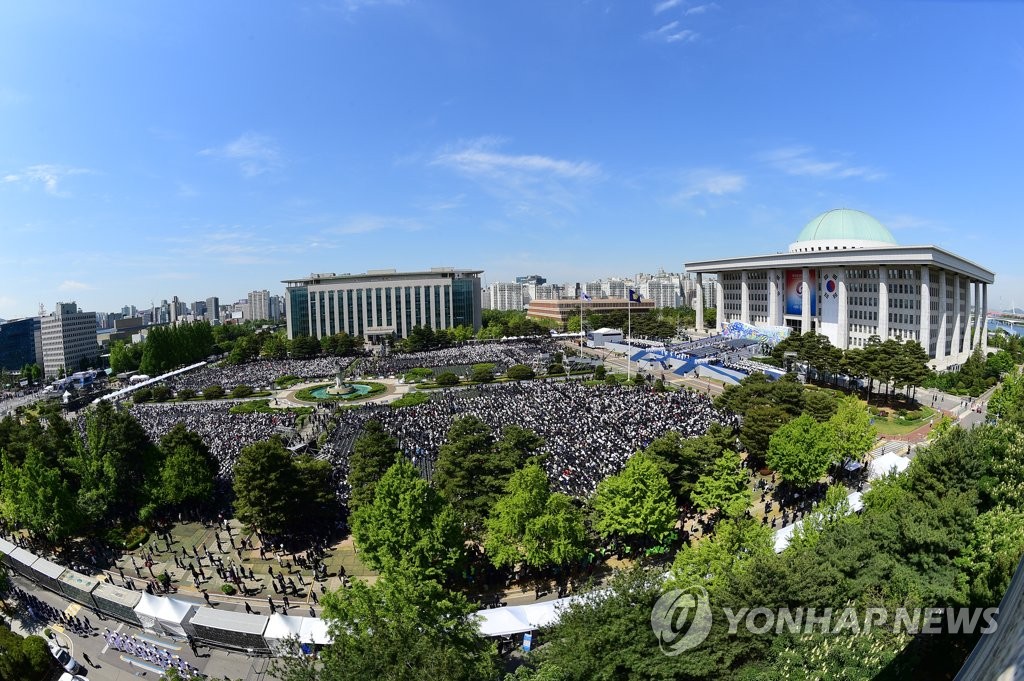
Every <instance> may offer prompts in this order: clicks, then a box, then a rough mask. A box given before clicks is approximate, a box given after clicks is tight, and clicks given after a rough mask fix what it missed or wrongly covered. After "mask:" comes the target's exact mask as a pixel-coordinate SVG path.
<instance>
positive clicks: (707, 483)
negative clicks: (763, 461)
mask: <svg viewBox="0 0 1024 681" xmlns="http://www.w3.org/2000/svg"><path fill="white" fill-rule="evenodd" d="M693 503H694V504H695V505H696V506H697V508H699V509H701V510H702V511H705V512H707V511H718V512H719V513H721V514H722V515H723V516H726V517H730V518H732V517H735V516H738V515H740V514H742V513H743V512H744V511H746V510H747V507H748V506H750V485H749V476H748V475H747V472H746V470H745V469H743V467H742V459H741V458H740V455H739V454H737V453H736V452H733V451H731V450H726V451H724V452H722V455H721V456H720V457H718V458H717V459H715V461H714V463H713V464H712V465H711V470H709V471H708V472H707V474H705V475H702V476H700V478H698V479H697V484H696V485H695V486H694V489H693Z"/></svg>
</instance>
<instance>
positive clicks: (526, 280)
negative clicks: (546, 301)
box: [516, 274, 548, 285]
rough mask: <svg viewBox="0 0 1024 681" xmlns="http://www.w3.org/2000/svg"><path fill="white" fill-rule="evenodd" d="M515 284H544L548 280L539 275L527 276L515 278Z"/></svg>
mask: <svg viewBox="0 0 1024 681" xmlns="http://www.w3.org/2000/svg"><path fill="white" fill-rule="evenodd" d="M516 283H517V284H538V285H539V284H546V283H548V280H547V279H545V278H544V277H542V276H540V275H539V274H527V275H525V276H522V277H516Z"/></svg>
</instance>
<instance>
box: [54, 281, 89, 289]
mask: <svg viewBox="0 0 1024 681" xmlns="http://www.w3.org/2000/svg"><path fill="white" fill-rule="evenodd" d="M90 289H92V286H90V285H89V284H83V283H82V282H80V281H75V280H74V279H65V280H64V281H62V282H61V283H60V286H58V287H57V290H58V291H88V290H90Z"/></svg>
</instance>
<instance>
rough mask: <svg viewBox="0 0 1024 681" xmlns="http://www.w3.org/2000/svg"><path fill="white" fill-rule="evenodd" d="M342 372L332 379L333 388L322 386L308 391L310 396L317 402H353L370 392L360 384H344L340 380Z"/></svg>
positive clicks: (368, 387)
mask: <svg viewBox="0 0 1024 681" xmlns="http://www.w3.org/2000/svg"><path fill="white" fill-rule="evenodd" d="M341 374H342V371H341V369H339V370H338V375H337V376H335V377H334V385H333V386H326V385H325V386H322V387H319V388H314V389H313V390H311V391H310V393H309V394H310V395H312V396H313V397H314V398H316V399H318V400H355V399H358V398H360V397H363V396H364V395H366V394H367V393H369V392H370V390H372V388H371V387H370V386H368V385H363V384H362V383H346V382H345V381H343V380H342V378H341Z"/></svg>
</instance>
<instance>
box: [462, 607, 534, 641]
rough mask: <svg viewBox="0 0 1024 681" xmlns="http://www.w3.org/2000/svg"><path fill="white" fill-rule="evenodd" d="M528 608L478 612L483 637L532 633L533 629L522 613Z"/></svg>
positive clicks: (494, 609)
mask: <svg viewBox="0 0 1024 681" xmlns="http://www.w3.org/2000/svg"><path fill="white" fill-rule="evenodd" d="M524 607H526V606H521V605H518V606H511V607H505V608H489V609H487V610H478V611H477V613H476V614H477V616H478V617H479V618H480V621H479V623H478V626H479V628H480V634H481V635H482V636H510V635H512V634H521V633H523V632H526V631H530V630H531V629H532V628H533V627H531V626H530V624H529V622H527V621H526V615H525V613H523V612H521V611H522V610H523V608H524Z"/></svg>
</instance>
